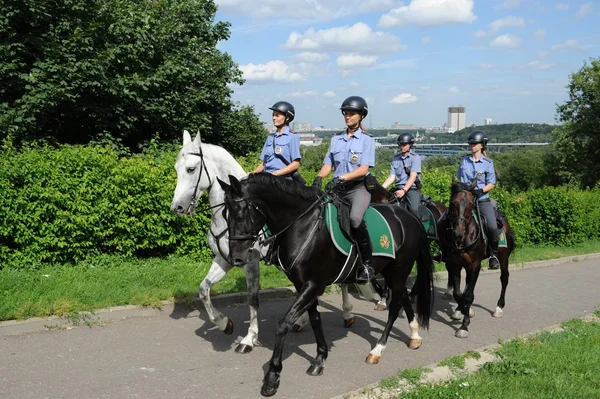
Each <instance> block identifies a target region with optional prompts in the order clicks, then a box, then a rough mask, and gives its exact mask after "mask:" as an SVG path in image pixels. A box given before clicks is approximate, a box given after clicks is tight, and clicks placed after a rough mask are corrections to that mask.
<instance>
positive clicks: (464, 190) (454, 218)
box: [448, 181, 477, 247]
mask: <svg viewBox="0 0 600 399" xmlns="http://www.w3.org/2000/svg"><path fill="white" fill-rule="evenodd" d="M476 184H477V181H474V182H473V184H471V185H469V184H465V183H460V182H453V183H452V189H451V192H452V194H451V195H450V207H449V209H448V226H449V227H450V229H451V230H452V232H453V241H454V244H455V245H456V246H457V247H460V246H461V243H462V242H463V239H464V236H465V234H466V233H467V231H468V223H469V222H470V221H471V219H472V217H473V208H475V201H476V197H475V195H474V193H473V190H474V189H475V185H476Z"/></svg>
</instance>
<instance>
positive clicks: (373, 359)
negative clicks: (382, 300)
mask: <svg viewBox="0 0 600 399" xmlns="http://www.w3.org/2000/svg"><path fill="white" fill-rule="evenodd" d="M389 283H391V281H387V279H386V285H387V286H388V287H389V286H390V284H389ZM401 293H402V295H401ZM403 301H404V302H405V303H408V307H409V308H410V312H411V313H412V306H411V304H410V299H409V298H408V291H407V290H406V288H405V287H402V288H400V285H399V284H394V286H393V288H392V300H391V301H390V306H389V310H388V319H387V322H386V324H385V328H384V329H383V333H382V334H381V337H380V338H379V340H378V341H377V344H376V345H375V347H374V348H373V349H371V352H369V355H368V356H367V358H366V359H365V363H367V364H377V363H379V360H380V359H381V355H382V354H383V351H384V350H385V347H386V346H387V340H388V337H389V335H390V331H391V330H392V326H393V325H394V322H395V321H396V319H397V318H398V315H399V314H400V308H401V306H402V305H401V304H402V302H403ZM406 314H407V317H409V316H408V315H409V312H408V311H407V312H406ZM413 317H414V315H413Z"/></svg>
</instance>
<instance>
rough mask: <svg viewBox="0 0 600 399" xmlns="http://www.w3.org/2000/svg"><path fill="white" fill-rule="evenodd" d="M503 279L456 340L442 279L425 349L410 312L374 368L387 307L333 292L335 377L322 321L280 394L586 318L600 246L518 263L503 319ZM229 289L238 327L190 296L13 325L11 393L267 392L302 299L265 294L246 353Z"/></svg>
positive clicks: (289, 347) (5, 357)
mask: <svg viewBox="0 0 600 399" xmlns="http://www.w3.org/2000/svg"><path fill="white" fill-rule="evenodd" d="M499 276H500V275H499V273H498V272H484V273H482V274H481V275H480V277H479V281H478V283H477V287H476V291H475V303H474V307H473V309H474V311H475V317H474V318H473V319H472V320H471V325H470V328H469V330H470V336H469V338H467V339H459V338H455V337H454V333H455V331H456V329H458V327H459V325H460V323H457V322H452V321H451V319H450V315H451V313H452V310H453V309H454V307H455V305H454V303H453V302H452V301H446V300H443V299H441V296H442V293H443V290H444V288H445V285H446V282H445V281H444V280H440V281H437V282H436V298H435V299H436V300H435V304H434V314H433V317H432V321H431V327H430V330H429V331H428V332H427V331H424V332H421V336H422V337H423V346H422V347H421V348H420V349H418V350H416V351H412V350H410V349H408V348H407V346H406V344H407V343H408V341H409V338H408V335H409V333H410V330H409V328H408V323H407V321H406V318H405V317H404V314H402V316H401V318H399V319H398V320H397V321H396V323H395V325H394V329H393V330H392V334H391V335H390V339H389V341H388V346H387V349H386V351H385V352H384V354H383V356H382V359H381V362H380V363H379V364H378V365H367V364H365V363H364V359H365V357H366V356H367V354H368V353H369V351H370V349H371V348H372V347H373V346H374V345H375V342H376V341H377V339H378V338H379V336H380V334H381V331H382V328H383V326H384V324H385V319H386V317H387V312H376V311H374V310H373V308H374V303H373V302H371V301H367V300H364V299H361V298H357V297H356V296H355V297H354V298H353V300H352V302H353V305H354V313H355V314H356V316H357V321H356V324H355V325H354V326H352V327H351V328H350V329H346V328H344V327H343V324H342V312H341V296H340V295H339V294H336V293H333V294H327V295H325V296H323V297H322V298H321V300H320V310H321V314H322V319H323V327H324V331H325V336H326V338H327V342H328V344H329V347H330V353H329V358H328V360H327V363H326V365H325V371H324V374H323V375H322V376H320V377H310V376H308V375H306V374H305V371H306V369H307V368H308V366H309V363H310V360H311V359H312V357H313V356H314V355H315V354H316V345H315V342H314V335H313V333H312V331H311V330H310V328H308V329H306V330H304V331H302V332H300V333H290V334H288V337H287V340H286V345H285V350H284V363H283V372H282V375H281V386H280V388H279V391H278V393H277V395H276V397H277V398H331V397H334V396H337V395H340V394H343V393H344V392H348V391H351V390H356V389H360V388H361V387H363V386H365V385H367V384H370V383H374V382H377V381H379V380H380V379H382V378H386V377H389V376H391V375H395V374H396V373H397V372H398V370H399V369H404V368H408V367H422V366H426V365H430V364H433V363H436V362H439V361H441V360H443V359H445V358H447V357H449V356H454V355H457V354H460V353H464V352H466V351H468V350H474V349H477V348H481V347H483V346H487V345H489V344H494V343H496V342H498V340H499V339H509V338H513V337H515V336H518V335H520V334H526V333H529V332H532V331H535V330H538V329H541V328H544V327H547V326H550V325H553V324H556V323H560V322H563V321H566V320H569V319H571V318H574V317H583V316H585V315H587V314H589V313H591V312H593V311H594V308H595V307H598V306H600V290H599V289H598V287H597V285H598V282H599V281H600V256H598V255H590V256H581V257H577V258H574V259H571V260H568V261H566V260H562V261H548V262H536V263H533V264H528V266H527V267H524V268H520V267H513V268H512V270H511V275H510V282H509V286H508V290H507V294H506V307H505V309H504V310H505V311H504V317H503V318H501V319H495V318H493V317H492V316H491V314H492V313H493V311H494V309H495V307H496V302H497V300H498V296H499V292H500V280H499ZM271 296H277V295H273V294H272V293H271ZM288 296H289V293H288ZM228 298H229V299H226V300H225V299H223V300H221V301H220V302H219V300H217V301H216V304H217V306H218V307H219V308H220V310H221V311H222V312H223V313H225V314H226V315H228V316H229V317H230V318H231V320H232V321H233V323H234V328H235V330H234V333H233V335H231V336H228V335H225V334H223V333H222V332H220V331H219V330H218V329H217V328H216V327H214V326H213V325H212V324H211V323H210V322H209V321H208V320H207V318H206V312H204V309H201V310H198V309H193V308H192V309H190V308H185V307H183V306H179V305H177V306H165V308H164V310H163V311H161V312H157V311H154V310H149V311H148V313H146V314H150V316H144V317H129V318H125V319H122V320H120V319H121V318H122V317H124V316H125V315H126V312H125V311H123V313H118V312H117V311H116V310H113V311H114V314H113V316H114V317H113V318H112V320H114V321H111V322H107V323H100V324H92V325H91V326H85V325H83V326H77V327H72V328H67V329H64V330H63V329H50V330H45V331H29V332H20V333H19V331H28V329H27V328H22V329H21V330H19V327H27V326H29V330H32V328H31V326H33V325H34V324H32V323H30V324H27V323H10V322H9V323H6V322H5V323H2V324H0V398H3V399H12V398H15V399H17V398H18V399H27V398H36V399H37V398H77V399H81V398H86V399H87V398H145V399H151V398H178V399H185V398H200V399H204V398H227V399H236V398H244V399H246V398H259V397H260V394H259V391H260V387H261V380H262V378H263V374H264V371H265V369H266V364H267V362H268V361H269V359H270V357H271V353H272V348H273V344H274V336H275V328H276V324H277V321H278V320H279V319H280V318H281V317H282V316H283V314H284V313H285V311H286V310H287V309H288V307H289V306H290V304H291V299H290V298H289V297H288V298H275V299H269V300H267V299H266V298H264V297H263V300H262V301H261V304H260V305H261V306H260V314H259V320H260V324H259V327H260V332H259V339H260V341H261V344H262V346H261V347H257V348H255V349H254V350H253V351H252V352H251V353H249V354H246V355H240V354H237V353H235V352H234V350H233V349H234V348H235V346H236V341H237V340H239V339H240V336H241V335H242V334H245V332H246V329H247V326H248V324H247V319H248V310H247V307H246V306H244V305H238V304H232V302H234V300H233V299H232V297H231V296H230V297H228ZM109 313H110V311H109ZM130 314H132V315H134V314H136V313H135V312H132V313H131V312H130ZM137 314H140V313H139V312H138V313H137ZM117 320H119V321H117ZM40 323H42V324H40ZM40 325H43V321H42V322H38V327H39V326H40ZM15 326H16V328H15ZM33 330H35V329H33ZM7 334H12V335H7Z"/></svg>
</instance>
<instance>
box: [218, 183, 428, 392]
mask: <svg viewBox="0 0 600 399" xmlns="http://www.w3.org/2000/svg"><path fill="white" fill-rule="evenodd" d="M230 182H231V185H228V184H226V183H224V182H222V181H219V183H220V184H221V186H222V187H223V190H224V191H225V207H226V210H227V213H228V215H229V217H228V231H229V243H230V254H231V258H232V260H233V262H234V264H238V263H243V262H244V261H245V260H246V258H247V257H248V256H249V253H250V252H249V251H250V249H251V248H252V246H253V244H254V242H255V241H256V240H257V239H258V237H259V233H260V231H261V230H262V228H263V226H264V225H265V224H266V225H267V226H268V228H269V230H270V231H271V232H273V233H274V236H275V237H276V239H277V240H278V242H279V248H280V259H281V263H282V265H283V267H284V268H285V270H286V274H287V276H288V278H289V279H290V281H291V282H292V283H293V284H294V286H295V287H296V290H297V291H298V295H297V296H296V298H295V299H294V302H293V304H292V306H291V308H290V309H289V310H288V312H287V313H286V315H285V316H284V318H283V319H282V320H281V321H280V322H279V323H278V325H277V332H276V342H275V346H274V349H273V356H272V358H271V361H270V363H269V367H268V370H267V372H266V374H265V378H264V380H263V386H262V389H261V394H262V395H264V396H271V395H274V394H275V393H276V392H277V388H278V387H279V381H280V373H281V370H282V367H283V366H282V353H283V344H284V340H285V336H286V334H287V333H288V331H289V330H290V329H291V327H292V325H293V323H294V322H295V321H296V320H297V319H298V317H300V315H301V314H302V313H304V312H306V311H308V313H309V317H310V321H311V326H312V328H313V330H314V332H315V338H316V340H317V357H316V359H315V361H314V362H313V363H312V365H311V367H309V369H308V370H307V373H308V374H310V375H320V374H322V372H323V369H324V362H325V359H326V358H327V354H328V348H327V343H326V340H325V336H324V334H323V329H322V326H321V317H320V315H319V312H318V310H317V298H318V297H319V295H321V294H323V292H324V291H325V288H326V287H327V286H328V285H330V284H332V283H334V282H341V281H337V280H338V279H339V277H340V276H341V275H343V274H344V272H345V270H346V267H347V266H348V265H350V267H352V265H356V256H355V255H353V253H352V252H351V253H350V254H349V255H345V254H343V253H342V252H341V251H339V250H338V249H337V248H336V247H335V246H334V244H333V242H332V238H331V236H330V233H329V231H328V228H327V226H326V224H325V222H324V219H323V217H322V214H323V211H324V209H323V204H322V198H323V196H324V195H323V194H321V193H320V191H317V190H315V189H313V188H309V187H304V186H300V185H298V184H296V183H294V182H290V181H287V180H283V179H278V178H276V177H273V176H272V175H270V174H263V173H261V174H256V175H250V176H249V177H248V178H247V179H244V180H242V181H241V182H240V181H238V180H237V179H236V178H235V177H233V176H230ZM373 208H374V209H375V210H376V212H378V213H379V214H381V215H382V216H383V217H384V218H385V220H386V222H387V224H388V225H389V228H390V233H391V237H388V236H383V235H382V236H381V237H377V243H378V245H379V246H380V247H382V248H388V249H393V250H394V252H393V255H391V256H383V255H379V256H375V257H374V259H373V263H372V265H373V267H374V269H375V270H376V271H377V272H378V273H381V275H382V276H383V277H384V278H385V281H386V285H387V286H388V287H389V288H390V289H391V290H392V297H391V301H390V307H389V315H388V320H387V323H386V325H385V328H384V329H383V333H382V335H381V338H380V339H379V340H378V342H377V345H376V346H375V348H373V349H372V350H371V352H370V353H369V356H368V357H367V359H366V362H367V363H370V364H375V363H378V362H379V359H380V356H381V354H382V353H383V350H384V349H385V347H386V344H387V339H388V336H389V333H390V331H391V329H392V326H393V323H394V321H395V320H396V319H397V317H398V314H399V312H400V309H401V308H402V307H403V308H404V311H405V312H406V317H407V319H408V321H409V326H410V329H411V341H410V343H409V347H411V348H413V349H416V348H418V347H419V346H420V345H421V343H422V340H421V337H420V336H419V335H418V329H419V324H420V325H421V326H422V327H427V325H428V323H429V317H430V315H431V310H432V303H433V298H432V292H433V274H432V267H433V265H432V260H431V254H430V252H429V243H428V242H427V237H426V236H425V231H424V230H423V228H422V227H421V226H420V222H419V221H418V220H417V219H416V218H415V217H413V216H412V215H411V214H410V213H409V212H407V211H406V210H404V209H401V208H400V207H397V206H392V205H383V204H380V205H374V206H373ZM379 250H381V248H379ZM415 261H416V262H417V273H418V276H419V278H418V279H417V281H418V282H419V283H420V284H421V287H420V293H421V295H419V297H418V301H417V314H418V316H417V319H415V315H414V312H413V309H412V307H411V304H410V300H409V298H408V292H407V290H406V281H407V278H408V275H409V274H410V271H411V269H412V267H413V264H414V262H415ZM348 275H350V276H353V273H349V274H348ZM350 280H354V281H355V279H354V278H352V277H351V278H350ZM346 281H348V280H346ZM417 320H418V321H417Z"/></svg>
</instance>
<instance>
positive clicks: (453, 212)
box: [438, 182, 515, 338]
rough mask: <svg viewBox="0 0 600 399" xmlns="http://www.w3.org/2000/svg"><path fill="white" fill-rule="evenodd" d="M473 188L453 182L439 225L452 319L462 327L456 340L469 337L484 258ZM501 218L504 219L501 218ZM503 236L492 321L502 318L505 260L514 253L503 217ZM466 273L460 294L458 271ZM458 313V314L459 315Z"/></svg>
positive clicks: (508, 228) (510, 235) (505, 283)
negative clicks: (499, 286)
mask: <svg viewBox="0 0 600 399" xmlns="http://www.w3.org/2000/svg"><path fill="white" fill-rule="evenodd" d="M473 190H474V185H469V184H464V183H458V182H455V183H453V184H452V194H451V196H450V207H449V211H448V215H447V217H446V218H444V219H443V220H442V221H440V222H439V223H438V231H439V232H440V247H441V249H442V253H443V254H444V258H445V261H446V268H447V269H448V274H449V275H450V284H451V285H452V287H453V295H454V300H455V301H456V303H457V304H458V307H457V310H456V312H454V314H453V315H452V318H453V319H455V320H460V318H461V316H460V313H462V315H463V317H462V325H461V326H460V328H459V329H458V331H456V334H455V335H456V337H458V338H467V337H468V336H469V330H468V327H469V324H470V322H471V317H472V316H473V312H472V310H471V305H472V304H473V300H474V299H475V294H474V292H475V284H477V278H478V277H479V271H480V270H481V261H482V260H483V259H484V258H485V257H486V241H485V239H484V235H483V231H484V229H483V228H482V226H481V224H480V223H481V222H478V220H477V219H479V220H481V218H476V216H475V214H476V208H477V202H476V197H475V195H474V193H473ZM502 216H503V215H502ZM502 225H503V232H504V234H506V239H507V240H506V241H507V247H500V248H499V250H498V255H499V259H498V260H499V261H500V282H501V283H502V290H501V292H500V298H499V299H498V304H497V307H496V310H495V312H494V313H493V316H494V317H502V315H503V310H502V309H503V308H504V295H505V293H506V287H507V285H508V275H509V273H508V257H509V255H510V254H511V252H512V251H513V249H514V245H515V236H514V232H513V231H512V229H511V228H510V225H509V224H508V220H507V219H506V217H504V216H503V217H502ZM463 268H464V269H465V272H466V285H465V290H464V292H461V291H460V275H461V270H462V269H463ZM459 312H460V313H459Z"/></svg>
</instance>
